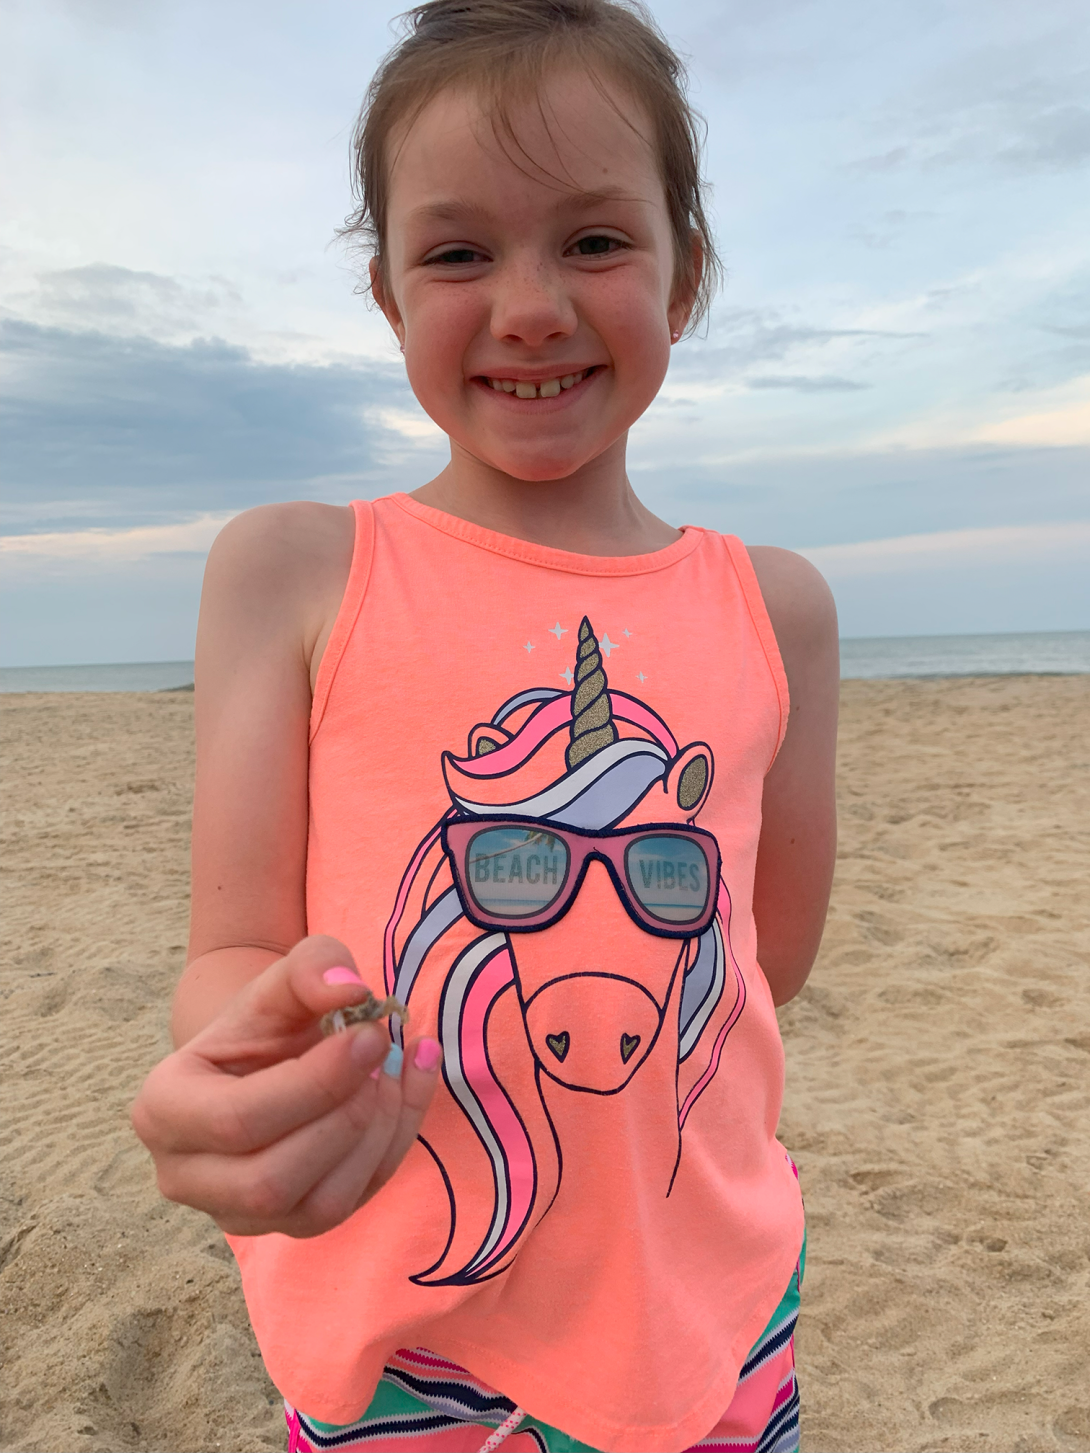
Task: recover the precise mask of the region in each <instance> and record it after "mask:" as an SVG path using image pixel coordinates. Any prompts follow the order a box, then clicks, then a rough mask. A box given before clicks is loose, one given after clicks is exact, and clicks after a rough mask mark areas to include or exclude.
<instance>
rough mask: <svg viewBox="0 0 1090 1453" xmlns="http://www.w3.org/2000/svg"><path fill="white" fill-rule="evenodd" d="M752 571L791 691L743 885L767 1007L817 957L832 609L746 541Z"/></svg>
mask: <svg viewBox="0 0 1090 1453" xmlns="http://www.w3.org/2000/svg"><path fill="white" fill-rule="evenodd" d="M749 555H750V559H751V560H752V561H753V568H754V570H755V572H756V575H757V580H758V582H759V584H760V587H761V592H762V594H763V596H764V599H765V605H766V606H767V608H768V614H769V618H770V619H771V621H772V628H773V630H774V631H775V633H776V640H777V642H778V643H779V647H780V655H781V657H782V658H783V664H784V670H785V671H786V673H787V684H788V688H789V690H790V693H791V716H790V720H789V722H788V727H787V734H786V736H785V737H784V742H783V746H782V747H781V748H780V754H779V756H778V757H777V758H776V761H775V763H774V764H773V766H772V769H771V771H770V772H769V774H768V776H767V777H766V778H765V786H764V796H763V799H762V804H761V807H762V823H761V838H760V843H759V845H758V849H757V871H756V877H755V880H754V885H753V913H754V917H755V919H756V922H757V957H758V959H759V961H760V965H761V968H762V969H763V971H764V975H765V978H766V979H767V980H768V983H769V987H770V988H771V990H772V998H773V999H774V1001H775V1002H776V1003H777V1004H786V1003H787V1001H788V1000H789V999H792V998H794V996H795V995H796V994H797V993H798V992H799V990H800V989H801V988H802V986H803V984H805V982H806V979H807V976H808V975H809V973H810V969H811V966H812V965H813V962H814V959H815V957H816V956H817V951H818V945H819V944H820V942H821V934H822V930H823V928H824V926H825V914H826V911H827V909H828V906H829V890H830V888H831V886H832V881H833V866H834V863H835V860H836V797H835V772H836V724H837V708H838V704H839V697H840V650H839V640H838V636H837V621H836V606H835V605H834V604H833V597H832V594H831V592H830V590H829V587H828V586H827V585H826V584H825V581H824V580H823V579H822V577H821V575H820V574H819V573H818V572H817V570H815V569H814V567H813V566H812V565H811V564H810V563H809V562H808V561H806V560H804V559H803V558H802V557H801V556H800V555H795V554H793V553H792V552H791V551H790V550H779V549H776V548H774V547H772V546H755V547H753V548H752V549H751V550H750V551H749Z"/></svg>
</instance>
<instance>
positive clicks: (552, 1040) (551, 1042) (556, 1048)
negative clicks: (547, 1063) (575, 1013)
mask: <svg viewBox="0 0 1090 1453" xmlns="http://www.w3.org/2000/svg"><path fill="white" fill-rule="evenodd" d="M545 1043H546V1044H547V1045H548V1046H549V1048H550V1049H551V1050H552V1052H553V1054H555V1055H556V1057H557V1059H558V1060H560V1062H561V1064H563V1062H564V1058H565V1056H566V1055H567V1053H568V1048H569V1046H570V1044H571V1035H570V1034H569V1033H568V1031H567V1030H566V1029H564V1030H561V1032H560V1033H559V1034H547V1035H546V1036H545Z"/></svg>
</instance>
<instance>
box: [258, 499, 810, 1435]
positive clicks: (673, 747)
mask: <svg viewBox="0 0 1090 1453" xmlns="http://www.w3.org/2000/svg"><path fill="white" fill-rule="evenodd" d="M353 508H354V511H355V519H356V542H355V550H354V555H353V560H352V567H351V574H350V576H349V581H348V586H347V589H346V591H345V595H344V600H343V603H342V606H341V609H340V613H339V616H338V618H337V621H336V623H335V626H334V629H333V633H332V635H331V637H330V640H329V644H328V647H327V649H326V652H325V656H324V658H323V660H322V664H321V669H320V672H319V676H318V683H317V688H316V691H315V698H314V707H313V717H312V738H311V756H310V829H309V845H308V856H307V914H308V925H309V930H310V932H312V933H327V934H332V935H334V936H335V937H337V938H339V939H341V940H343V941H344V942H345V943H346V944H347V945H348V946H349V948H350V949H351V951H352V953H353V954H354V955H355V959H356V962H357V964H358V965H359V967H360V970H361V972H362V973H363V976H364V979H365V980H366V981H367V982H368V983H370V985H371V986H372V988H374V989H375V990H376V991H383V992H387V993H391V994H395V995H397V997H398V998H400V999H401V1000H402V1001H403V1002H404V1003H406V1004H407V1005H408V1008H409V1010H410V1013H411V1027H412V1033H413V1034H414V1035H415V1034H420V1033H423V1034H429V1035H434V1036H436V1037H437V1038H438V1039H439V1040H440V1041H441V1043H442V1045H443V1053H444V1068H443V1079H442V1082H441V1084H440V1086H439V1090H438V1093H437V1094H436V1098H435V1100H434V1102H433V1104H432V1106H431V1108H430V1110H429V1112H428V1115H427V1117H426V1120H425V1123H424V1127H423V1131H422V1134H421V1136H420V1138H419V1140H418V1141H417V1143H416V1144H415V1145H414V1146H413V1148H412V1149H411V1151H410V1152H409V1155H408V1156H407V1158H406V1159H405V1161H404V1163H403V1164H402V1166H401V1167H400V1169H399V1170H398V1172H397V1174H396V1175H395V1176H394V1178H393V1179H392V1180H391V1181H390V1182H389V1183H388V1184H387V1185H386V1186H385V1187H384V1188H383V1189H382V1190H381V1191H380V1192H379V1193H378V1194H377V1195H376V1196H375V1197H374V1198H373V1199H372V1200H371V1201H370V1202H369V1203H368V1204H367V1205H366V1206H364V1207H363V1208H362V1209H361V1210H359V1211H358V1212H357V1213H356V1214H355V1215H354V1216H352V1217H351V1218H350V1219H349V1220H348V1221H346V1222H345V1223H344V1224H343V1225H341V1226H339V1227H337V1228H336V1229H334V1230H333V1231H330V1232H328V1233H327V1234H325V1235H323V1236H320V1237H317V1238H315V1239H313V1240H293V1239H292V1238H290V1237H287V1236H281V1235H271V1236H263V1237H254V1238H232V1245H233V1247H234V1250H235V1253H236V1255H237V1257H238V1260H239V1264H240V1266H241V1269H242V1277H243V1284H244V1287H245V1292H246V1299H247V1302H248V1305H249V1310H250V1315H251V1319H252V1321H253V1325H254V1329H255V1331H256V1334H257V1338H258V1342H259V1344H260V1346H261V1350H262V1353H263V1355H264V1358H265V1362H266V1365H267V1367H268V1370H269V1373H270V1375H271V1377H272V1378H273V1381H274V1382H275V1383H276V1384H277V1386H278V1387H279V1389H280V1390H281V1392H282V1393H283V1394H284V1395H285V1396H286V1397H287V1398H288V1399H289V1401H290V1402H291V1403H292V1404H293V1405H295V1406H297V1407H303V1408H305V1409H306V1410H307V1412H308V1414H310V1415H312V1416H314V1417H317V1418H320V1419H322V1420H325V1421H329V1422H333V1423H346V1422H349V1421H351V1420H352V1419H353V1418H355V1417H357V1416H358V1415H359V1414H360V1413H361V1411H362V1410H363V1409H364V1408H365V1407H366V1406H367V1404H368V1403H369V1401H370V1399H371V1397H372V1394H373V1392H374V1389H375V1386H376V1384H377V1381H378V1378H379V1376H380V1374H381V1372H382V1369H383V1366H384V1364H385V1362H386V1360H387V1358H388V1357H389V1356H390V1355H391V1354H392V1353H393V1352H394V1351H395V1350H396V1349H397V1348H399V1347H413V1346H424V1347H427V1348H429V1349H431V1350H432V1351H433V1352H436V1353H438V1354H440V1355H441V1356H444V1357H447V1358H449V1359H451V1360H452V1361H454V1362H457V1363H459V1364H461V1365H462V1366H464V1367H466V1368H468V1369H469V1370H470V1371H471V1372H472V1373H473V1374H474V1375H475V1376H477V1377H478V1378H480V1379H482V1380H483V1381H485V1382H487V1383H489V1384H490V1385H491V1386H493V1387H495V1388H497V1389H499V1390H500V1391H501V1392H503V1393H504V1394H505V1395H506V1396H507V1397H509V1398H511V1399H513V1400H514V1401H515V1402H516V1403H517V1404H518V1405H519V1406H520V1407H522V1408H525V1409H526V1410H527V1411H528V1412H529V1413H530V1414H531V1415H533V1416H535V1417H537V1418H540V1419H541V1420H543V1421H544V1422H547V1423H549V1424H551V1425H552V1426H554V1427H560V1428H563V1429H564V1431H565V1432H566V1433H568V1434H569V1435H570V1436H572V1437H574V1438H576V1439H578V1440H580V1441H582V1442H584V1443H589V1444H590V1445H591V1446H593V1447H595V1448H599V1449H603V1450H607V1453H608V1450H619V1453H641V1450H647V1453H663V1450H670V1449H681V1448H685V1447H688V1446H689V1445H690V1444H691V1443H693V1442H695V1441H697V1439H699V1438H700V1437H702V1436H703V1435H704V1434H705V1433H706V1432H707V1430H708V1428H710V1427H711V1426H713V1425H714V1423H715V1421H716V1419H717V1418H718V1417H719V1416H720V1414H721V1413H722V1411H723V1409H724V1408H725V1407H726V1406H727V1405H728V1404H729V1402H730V1400H731V1396H732V1394H733V1390H734V1386H735V1383H736V1380H737V1376H738V1371H739V1368H740V1366H741V1364H742V1362H743V1360H744V1358H745V1355H746V1353H747V1352H748V1350H749V1349H750V1347H751V1346H752V1344H753V1342H754V1341H755V1339H756V1338H757V1336H758V1335H759V1334H760V1332H761V1331H762V1329H763V1328H764V1326H765V1325H766V1323H767V1321H768V1318H769V1316H770V1314H771V1313H772V1311H773V1310H774V1308H775V1306H776V1304H777V1302H778V1300H779V1298H780V1296H781V1294H782V1293H783V1289H784V1287H785V1286H786V1285H787V1282H788V1280H789V1277H790V1275H791V1272H792V1270H793V1269H794V1266H795V1262H796V1258H797V1257H798V1254H799V1249H800V1245H801V1241H802V1230H803V1218H802V1206H801V1201H800V1197H799V1191H798V1185H797V1182H796V1180H795V1177H794V1175H793V1173H792V1168H791V1165H790V1163H789V1161H788V1158H787V1156H786V1153H785V1152H784V1150H783V1148H782V1147H781V1146H780V1145H779V1144H778V1143H777V1141H776V1139H775V1133H776V1125H777V1119H778V1116H779V1111H780V1102H781V1096H782V1088H783V1050H782V1046H781V1043H780V1037H779V1032H778V1029H777V1024H776V1017H775V1013H774V1011H773V1005H772V999H771V995H770V993H769V989H768V985H767V983H766V981H765V979H764V976H763V974H762V973H761V970H760V968H759V967H758V964H757V960H756V934H755V929H754V921H753V911H752V898H753V872H754V862H755V858H756V853H757V840H758V836H759V834H760V827H761V793H762V785H763V780H764V776H765V774H766V772H767V771H768V769H769V766H770V765H771V763H772V761H773V759H774V757H775V755H776V752H777V750H778V748H779V745H780V742H781V740H782V737H783V733H784V729H785V726H786V722H787V710H788V705H787V685H786V680H785V677H784V673H783V667H782V664H781V662H780V656H779V652H778V650H777V647H776V641H775V637H774V635H773V632H772V628H771V625H770V623H769V620H768V615H767V613H766V611H765V607H764V602H763V600H762V598H761V594H760V590H759V588H758V585H757V581H756V578H755V576H754V574H753V570H752V566H751V564H750V561H749V557H748V555H747V554H746V551H745V549H744V548H743V547H742V545H741V544H740V542H739V541H737V540H736V539H734V538H732V537H730V536H723V535H719V534H715V533H713V532H711V531H708V530H702V529H696V528H687V529H686V530H685V531H684V532H683V534H682V537H681V539H679V540H677V541H675V543H674V544H672V545H669V546H668V547H667V548H666V549H664V550H659V551H656V552H654V553H653V554H648V555H637V556H628V557H621V558H612V557H609V558H603V557H597V556H586V555H577V554H572V553H569V552H567V551H564V550H554V549H550V548H546V547H543V546H540V545H534V544H529V543H527V542H525V541H522V540H515V539H511V538H509V537H507V536H503V535H498V534H496V533H494V532H493V531H490V530H486V529H483V528H481V527H479V526H476V525H472V524H468V523H466V522H464V521H462V520H459V519H456V518H454V517H452V516H450V515H446V514H443V513H442V512H440V511H438V510H434V509H431V508H428V507H427V506H424V505H421V504H418V503H417V502H416V501H414V500H412V499H410V498H408V497H407V496H405V495H394V496H391V497H390V498H387V499H381V500H377V501H375V502H374V503H361V502H358V503H356V504H355V505H354V506H353ZM391 1032H392V1033H393V1034H395V1035H397V1034H398V1033H399V1028H398V1026H397V1025H396V1023H395V1024H394V1025H393V1026H392V1029H391Z"/></svg>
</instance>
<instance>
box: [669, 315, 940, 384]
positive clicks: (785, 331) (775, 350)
mask: <svg viewBox="0 0 1090 1453" xmlns="http://www.w3.org/2000/svg"><path fill="white" fill-rule="evenodd" d="M712 333H713V335H714V338H715V342H714V343H708V342H704V341H696V342H694V343H693V344H692V345H690V346H689V347H688V348H687V349H685V350H684V351H682V352H675V354H674V356H673V357H672V359H671V361H670V374H669V378H668V380H667V388H669V387H670V386H671V385H673V384H674V383H685V382H687V381H689V380H701V381H708V382H713V381H714V383H716V384H718V385H726V384H731V383H738V382H744V383H746V384H747V385H748V386H749V387H751V388H752V387H756V388H762V387H766V388H798V387H802V388H805V387H806V385H805V383H803V384H800V383H798V382H792V383H778V382H773V383H769V384H762V383H761V382H759V381H757V380H758V379H759V377H760V376H759V375H758V376H756V378H755V377H753V376H751V370H752V369H754V368H757V367H759V366H760V365H761V364H768V363H783V362H785V361H788V360H790V361H792V362H800V363H801V362H803V361H805V360H806V359H807V358H808V357H816V356H817V355H818V354H820V353H822V352H824V351H825V350H828V349H831V348H837V349H841V350H843V351H846V352H851V351H853V350H856V349H860V348H864V347H865V348H867V349H869V350H871V349H873V348H874V347H875V345H878V344H885V343H889V342H901V341H904V340H906V339H916V338H921V337H923V336H925V335H924V334H922V333H919V332H914V331H905V330H898V329H888V328H859V327H849V328H837V327H821V326H819V325H816V324H812V323H807V322H805V321H803V320H802V319H801V317H800V316H799V315H798V313H797V312H792V310H789V309H780V308H725V307H719V308H717V309H716V310H715V314H714V317H713V320H712ZM773 377H784V376H783V375H779V376H776V375H773ZM787 377H790V378H792V379H797V378H802V377H805V375H794V374H792V375H787ZM845 382H846V381H845ZM836 386H837V385H834V387H836ZM817 387H818V388H819V389H820V388H821V387H822V385H820V384H818V385H817ZM847 387H848V389H852V388H855V387H860V388H861V387H865V385H862V384H859V385H853V384H851V383H850V382H849V383H847Z"/></svg>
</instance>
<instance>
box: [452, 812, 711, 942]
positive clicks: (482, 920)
mask: <svg viewBox="0 0 1090 1453" xmlns="http://www.w3.org/2000/svg"><path fill="white" fill-rule="evenodd" d="M501 827H509V828H516V829H527V828H530V829H537V830H538V831H540V832H541V833H542V834H543V835H545V836H547V837H555V838H560V839H561V841H562V842H563V843H564V845H565V847H566V848H567V850H568V870H567V873H566V874H565V876H564V882H563V883H562V884H561V886H560V888H559V890H558V892H557V895H556V897H555V898H554V899H553V900H552V902H551V903H550V904H549V906H548V908H546V909H544V910H543V911H542V912H541V913H535V914H531V915H529V916H527V917H525V918H504V917H502V916H499V915H496V914H491V913H487V912H486V911H485V910H484V909H483V908H481V907H480V906H479V905H478V904H477V902H476V900H475V899H474V897H473V890H472V888H471V887H470V884H469V875H468V873H467V871H466V868H467V861H466V860H467V858H468V854H469V848H470V845H471V843H472V842H473V839H474V838H475V837H476V836H477V834H478V833H480V832H485V831H488V830H489V829H492V828H501ZM641 837H680V838H685V839H686V841H688V842H693V841H695V842H696V844H697V846H698V847H699V848H700V850H701V851H702V853H703V854H704V861H705V864H706V866H707V869H708V901H707V902H706V903H705V905H704V911H703V912H702V913H701V914H700V916H699V917H698V918H695V919H693V921H692V922H691V923H686V924H671V923H670V922H669V921H668V920H663V919H659V918H655V917H654V916H653V915H652V914H650V913H649V912H648V911H647V909H646V908H644V907H643V905H642V904H641V903H640V901H639V898H638V896H637V894H636V891H635V888H634V887H633V886H632V885H630V884H629V882H628V879H627V868H626V866H625V856H626V851H627V848H628V846H629V844H630V843H631V842H632V840H633V839H634V838H641ZM442 842H443V851H444V852H445V853H446V855H447V858H448V859H449V861H450V866H451V871H452V873H453V874H454V886H455V889H456V890H457V893H458V897H459V899H460V900H461V904H462V911H463V913H464V914H465V916H466V917H467V918H468V919H469V921H470V923H473V924H475V925H476V926H477V928H484V929H489V928H491V929H495V930H497V931H500V932H503V933H540V932H541V930H542V929H546V928H551V927H552V925H553V924H554V923H557V922H558V921H559V920H560V919H561V918H563V917H564V915H565V913H567V911H568V909H569V908H570V907H571V906H572V904H573V903H574V902H575V900H576V898H577V897H578V894H579V889H580V888H581V887H582V886H583V879H584V878H585V877H586V875H587V868H588V867H589V866H590V864H591V862H592V861H593V860H595V859H596V860H597V861H598V862H600V863H602V864H604V866H605V869H606V871H607V872H608V874H609V876H610V878H611V879H612V880H613V887H614V889H615V890H616V893H617V897H618V898H619V899H620V900H621V903H622V905H623V906H624V909H625V912H626V913H627V914H628V916H629V918H631V919H632V921H633V922H634V923H635V924H637V925H638V927H640V928H642V929H643V930H644V931H645V932H646V933H654V934H658V935H659V937H660V938H696V937H697V936H698V935H700V934H702V933H704V932H705V930H706V929H708V928H709V927H710V926H711V924H712V921H713V919H714V918H715V913H716V907H717V900H718V897H719V892H718V889H719V871H720V863H721V859H720V854H719V844H718V843H717V842H716V840H715V837H714V835H713V834H712V833H710V832H707V831H705V829H704V828H702V827H692V826H690V825H689V824H688V823H685V824H679V823H676V822H661V823H660V822H645V823H640V824H639V826H638V827H625V828H614V829H612V830H610V831H606V832H591V831H588V830H587V829H585V828H578V827H560V826H558V825H557V824H556V823H553V822H541V821H539V820H538V819H537V818H526V817H474V818H458V819H456V820H454V821H450V820H448V821H446V822H444V823H443V827H442Z"/></svg>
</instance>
